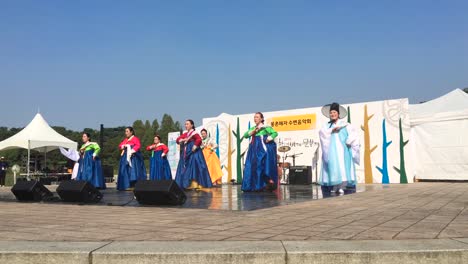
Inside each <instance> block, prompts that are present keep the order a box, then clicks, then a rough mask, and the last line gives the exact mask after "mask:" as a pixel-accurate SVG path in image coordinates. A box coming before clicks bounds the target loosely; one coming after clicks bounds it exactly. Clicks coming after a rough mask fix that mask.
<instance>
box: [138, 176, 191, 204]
mask: <svg viewBox="0 0 468 264" xmlns="http://www.w3.org/2000/svg"><path fill="white" fill-rule="evenodd" d="M134 193H135V197H136V199H137V201H138V202H139V203H140V204H149V205H182V204H184V203H185V201H186V200H187V196H186V195H185V193H184V191H183V190H182V189H181V188H180V187H179V185H177V183H176V182H175V181H173V180H161V181H147V180H145V181H138V182H137V183H136V184H135V189H134Z"/></svg>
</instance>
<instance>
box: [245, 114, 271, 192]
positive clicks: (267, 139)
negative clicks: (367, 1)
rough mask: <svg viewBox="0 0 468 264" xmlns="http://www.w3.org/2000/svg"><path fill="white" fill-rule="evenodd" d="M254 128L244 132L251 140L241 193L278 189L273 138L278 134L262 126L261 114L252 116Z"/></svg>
mask: <svg viewBox="0 0 468 264" xmlns="http://www.w3.org/2000/svg"><path fill="white" fill-rule="evenodd" d="M254 122H255V126H254V127H252V128H250V130H249V131H247V132H245V134H244V138H251V140H250V143H249V149H248V151H247V158H246V161H245V166H244V178H243V179H242V191H244V192H252V191H263V190H265V189H267V190H269V191H272V190H274V189H276V188H277V187H278V168H277V167H278V165H277V160H276V157H277V152H276V143H275V141H274V140H275V138H276V137H277V136H278V133H277V132H276V131H275V130H274V129H273V128H272V127H271V126H267V125H265V124H264V122H265V120H264V118H263V114H262V113H260V112H257V113H256V114H255V116H254Z"/></svg>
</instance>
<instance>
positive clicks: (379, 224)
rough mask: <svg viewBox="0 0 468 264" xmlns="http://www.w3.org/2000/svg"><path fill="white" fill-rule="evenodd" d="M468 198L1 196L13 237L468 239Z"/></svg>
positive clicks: (432, 192)
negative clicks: (247, 206)
mask: <svg viewBox="0 0 468 264" xmlns="http://www.w3.org/2000/svg"><path fill="white" fill-rule="evenodd" d="M1 192H9V189H7V188H3V189H2V190H1ZM467 205H468V183H415V184H408V185H389V186H388V187H387V188H383V189H381V188H376V189H375V190H370V191H366V192H361V193H356V194H352V195H347V196H342V197H335V198H330V199H322V200H311V201H307V202H302V203H296V204H290V205H283V206H277V207H272V208H268V209H260V210H255V211H227V210H213V209H211V210H210V209H187V208H159V207H123V206H96V205H68V204H58V203H55V204H50V203H49V204H47V203H18V202H0V237H1V240H10V241H11V240H17V241H25V240H26V241H157V240H159V241H169V240H189V241H200V240H205V241H218V240H226V241H246V240H270V241H274V240H281V241H293V240H374V239H376V240H390V239H440V238H462V237H468V210H467Z"/></svg>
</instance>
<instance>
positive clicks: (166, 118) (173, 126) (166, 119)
mask: <svg viewBox="0 0 468 264" xmlns="http://www.w3.org/2000/svg"><path fill="white" fill-rule="evenodd" d="M177 131H180V123H179V122H174V120H173V119H172V116H170V115H168V114H164V115H163V118H162V121H161V128H160V129H159V135H160V136H161V140H162V142H163V143H164V144H167V137H168V134H169V133H170V132H177Z"/></svg>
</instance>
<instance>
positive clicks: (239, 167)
mask: <svg viewBox="0 0 468 264" xmlns="http://www.w3.org/2000/svg"><path fill="white" fill-rule="evenodd" d="M232 134H234V136H235V137H236V150H237V180H236V182H237V183H239V184H240V183H241V182H242V155H241V143H242V141H243V140H244V137H243V136H242V135H241V134H240V125H239V117H238V118H237V128H236V131H234V130H233V131H232Z"/></svg>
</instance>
